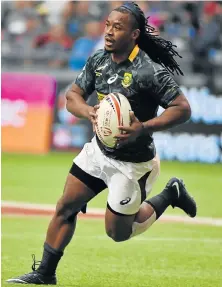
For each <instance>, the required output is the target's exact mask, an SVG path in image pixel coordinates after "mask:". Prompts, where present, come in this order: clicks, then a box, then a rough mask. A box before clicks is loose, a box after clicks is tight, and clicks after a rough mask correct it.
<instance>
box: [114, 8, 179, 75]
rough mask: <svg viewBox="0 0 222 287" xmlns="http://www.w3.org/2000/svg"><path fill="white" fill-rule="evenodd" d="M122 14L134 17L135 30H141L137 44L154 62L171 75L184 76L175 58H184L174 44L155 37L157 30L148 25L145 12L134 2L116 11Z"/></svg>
mask: <svg viewBox="0 0 222 287" xmlns="http://www.w3.org/2000/svg"><path fill="white" fill-rule="evenodd" d="M115 11H118V12H121V13H129V14H131V15H133V16H134V18H135V20H136V21H135V23H134V28H135V29H137V28H138V29H139V30H140V36H139V38H138V39H137V44H138V46H139V48H140V49H141V50H143V51H144V52H145V53H146V54H147V55H148V56H149V57H150V58H151V59H152V60H153V61H154V62H156V63H158V64H160V65H162V66H164V67H165V68H166V69H167V70H168V71H169V72H170V73H172V74H173V73H174V72H176V73H177V74H181V75H183V72H182V71H181V69H180V67H179V64H178V63H177V61H176V60H175V59H174V57H175V56H178V57H180V58H182V57H181V56H180V55H179V54H178V52H177V51H176V50H175V49H174V47H176V46H175V45H173V44H172V42H170V41H167V40H165V39H163V38H161V37H159V36H157V35H154V31H155V28H154V27H152V26H150V25H149V24H148V20H147V19H146V17H145V15H144V13H143V11H142V10H141V9H140V7H139V6H138V5H137V4H136V3H134V2H128V3H125V4H123V5H122V6H120V7H118V8H116V9H115Z"/></svg>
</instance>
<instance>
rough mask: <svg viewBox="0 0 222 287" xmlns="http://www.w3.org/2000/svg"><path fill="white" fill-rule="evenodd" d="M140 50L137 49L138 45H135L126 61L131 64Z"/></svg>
mask: <svg viewBox="0 0 222 287" xmlns="http://www.w3.org/2000/svg"><path fill="white" fill-rule="evenodd" d="M139 50H140V48H139V47H138V45H136V46H135V47H134V49H133V51H132V52H131V54H130V55H129V57H128V59H129V60H130V62H133V60H134V59H135V58H136V56H137V55H138V53H139Z"/></svg>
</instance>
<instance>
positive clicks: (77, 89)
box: [69, 83, 85, 97]
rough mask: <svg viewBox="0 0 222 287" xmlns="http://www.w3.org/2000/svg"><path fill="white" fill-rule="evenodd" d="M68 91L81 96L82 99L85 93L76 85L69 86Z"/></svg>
mask: <svg viewBox="0 0 222 287" xmlns="http://www.w3.org/2000/svg"><path fill="white" fill-rule="evenodd" d="M69 90H70V91H72V92H74V93H77V94H79V95H81V96H82V97H84V94H85V91H84V90H83V89H81V88H80V87H79V86H78V85H77V84H75V83H73V84H72V85H71V87H70V88H69Z"/></svg>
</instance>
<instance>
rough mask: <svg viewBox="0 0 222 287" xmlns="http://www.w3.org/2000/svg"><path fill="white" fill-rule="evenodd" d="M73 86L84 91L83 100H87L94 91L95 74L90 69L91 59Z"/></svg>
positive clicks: (91, 68)
mask: <svg viewBox="0 0 222 287" xmlns="http://www.w3.org/2000/svg"><path fill="white" fill-rule="evenodd" d="M74 84H76V86H78V87H79V89H81V90H82V91H84V93H83V95H84V98H85V99H87V97H88V96H89V95H91V94H92V93H93V91H94V90H95V73H94V70H93V67H92V59H91V58H89V59H88V61H87V63H86V65H85V66H84V68H83V70H82V72H81V73H80V74H79V75H78V76H77V78H76V80H75V82H74Z"/></svg>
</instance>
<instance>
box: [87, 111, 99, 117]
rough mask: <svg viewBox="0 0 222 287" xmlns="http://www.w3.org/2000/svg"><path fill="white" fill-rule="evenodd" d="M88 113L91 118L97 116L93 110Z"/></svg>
mask: <svg viewBox="0 0 222 287" xmlns="http://www.w3.org/2000/svg"><path fill="white" fill-rule="evenodd" d="M89 115H90V117H93V118H97V117H98V115H97V114H95V113H93V112H90V113H89Z"/></svg>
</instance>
